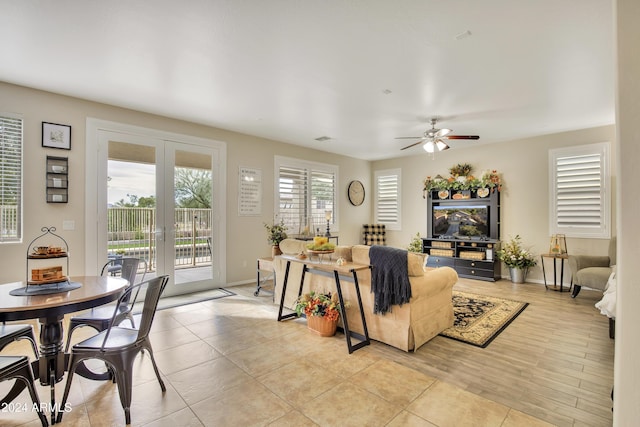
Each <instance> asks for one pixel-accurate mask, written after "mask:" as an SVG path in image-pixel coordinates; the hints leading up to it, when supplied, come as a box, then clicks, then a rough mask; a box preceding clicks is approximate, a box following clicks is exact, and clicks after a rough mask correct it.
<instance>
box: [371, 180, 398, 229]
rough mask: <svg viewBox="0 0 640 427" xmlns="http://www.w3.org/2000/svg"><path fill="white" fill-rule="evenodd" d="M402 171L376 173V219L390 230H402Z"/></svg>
mask: <svg viewBox="0 0 640 427" xmlns="http://www.w3.org/2000/svg"><path fill="white" fill-rule="evenodd" d="M400 177H401V174H400V169H389V170H382V171H376V172H375V185H376V190H375V197H376V200H375V203H374V204H375V218H376V221H375V222H376V223H378V224H385V225H386V228H387V229H389V230H400V229H401V220H400V219H401V212H400V206H401V204H400Z"/></svg>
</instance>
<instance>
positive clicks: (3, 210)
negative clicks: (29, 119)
mask: <svg viewBox="0 0 640 427" xmlns="http://www.w3.org/2000/svg"><path fill="white" fill-rule="evenodd" d="M21 240H22V119H20V118H17V117H11V116H8V115H6V114H0V243H5V242H20V241H21Z"/></svg>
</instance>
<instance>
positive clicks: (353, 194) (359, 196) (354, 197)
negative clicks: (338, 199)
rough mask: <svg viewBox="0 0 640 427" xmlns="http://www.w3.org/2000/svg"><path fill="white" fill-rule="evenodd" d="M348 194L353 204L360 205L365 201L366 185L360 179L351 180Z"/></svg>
mask: <svg viewBox="0 0 640 427" xmlns="http://www.w3.org/2000/svg"><path fill="white" fill-rule="evenodd" d="M347 195H348V196H349V202H351V204H352V205H353V206H360V205H361V204H362V202H364V185H362V183H361V182H360V181H358V180H355V181H351V182H350V183H349V189H348V192H347Z"/></svg>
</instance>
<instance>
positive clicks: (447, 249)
mask: <svg viewBox="0 0 640 427" xmlns="http://www.w3.org/2000/svg"><path fill="white" fill-rule="evenodd" d="M499 246H500V241H498V240H491V239H488V240H457V239H446V240H445V239H429V238H423V239H422V252H423V253H426V254H429V258H428V259H427V267H435V268H438V267H451V268H453V269H454V270H456V272H457V273H458V276H460V277H468V278H471V279H479V280H490V281H496V280H499V279H500V277H501V274H500V261H498V260H497V259H496V251H497V250H498V249H499Z"/></svg>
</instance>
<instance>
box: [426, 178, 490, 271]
mask: <svg viewBox="0 0 640 427" xmlns="http://www.w3.org/2000/svg"><path fill="white" fill-rule="evenodd" d="M427 215H428V217H427V230H428V237H426V238H423V239H422V252H423V253H426V254H429V258H428V259H427V267H435V268H437V267H444V266H447V267H451V268H453V269H454V270H456V272H457V273H458V275H459V276H460V277H466V278H472V279H479V280H488V281H496V280H499V279H500V278H501V268H500V266H501V262H500V261H499V260H498V259H497V258H496V252H497V251H498V250H499V249H500V192H499V191H490V190H488V191H484V190H481V189H475V190H444V191H442V190H440V191H431V192H430V193H429V194H428V197H427Z"/></svg>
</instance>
